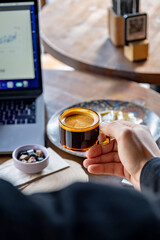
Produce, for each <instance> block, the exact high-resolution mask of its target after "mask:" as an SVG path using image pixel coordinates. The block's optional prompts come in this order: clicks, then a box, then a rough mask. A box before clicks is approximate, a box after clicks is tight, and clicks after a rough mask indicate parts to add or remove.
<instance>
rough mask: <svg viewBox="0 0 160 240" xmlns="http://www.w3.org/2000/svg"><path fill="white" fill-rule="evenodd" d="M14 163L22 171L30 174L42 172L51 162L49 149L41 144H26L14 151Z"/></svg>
mask: <svg viewBox="0 0 160 240" xmlns="http://www.w3.org/2000/svg"><path fill="white" fill-rule="evenodd" d="M12 158H13V163H14V166H15V167H16V168H18V169H19V170H20V171H22V172H24V173H28V174H34V173H39V172H41V171H42V170H43V169H44V168H45V167H47V165H48V162H49V153H48V150H47V149H46V148H45V147H43V146H41V145H37V144H35V145H25V146H21V147H18V148H16V149H15V150H14V151H13V153H12Z"/></svg>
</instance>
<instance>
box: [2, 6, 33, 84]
mask: <svg viewBox="0 0 160 240" xmlns="http://www.w3.org/2000/svg"><path fill="white" fill-rule="evenodd" d="M0 29H1V31H0V79H3V80H9V79H26V78H27V79H34V78H35V72H34V58H33V46H32V30H31V19H30V11H29V10H21V11H19V10H18V11H2V12H0Z"/></svg>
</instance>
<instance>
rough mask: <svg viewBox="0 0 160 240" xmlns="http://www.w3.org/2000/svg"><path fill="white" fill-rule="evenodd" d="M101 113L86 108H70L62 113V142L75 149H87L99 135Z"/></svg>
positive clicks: (60, 125) (60, 121)
mask: <svg viewBox="0 0 160 240" xmlns="http://www.w3.org/2000/svg"><path fill="white" fill-rule="evenodd" d="M99 122H100V118H99V115H98V114H97V113H96V112H95V111H93V110H91V109H86V108H72V109H68V110H66V111H65V112H63V113H62V114H61V115H60V118H59V127H60V142H61V144H62V146H63V147H65V148H68V149H70V150H73V151H86V150H88V148H89V147H91V146H93V145H94V144H95V143H96V142H97V139H98V135H99Z"/></svg>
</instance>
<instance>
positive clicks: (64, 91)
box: [0, 70, 160, 193]
mask: <svg viewBox="0 0 160 240" xmlns="http://www.w3.org/2000/svg"><path fill="white" fill-rule="evenodd" d="M43 80H44V99H45V104H46V113H47V115H46V122H47V120H48V119H49V118H50V117H51V116H52V114H54V113H55V112H56V111H59V110H60V109H62V108H65V107H68V106H70V105H72V104H74V103H78V102H81V101H89V100H93V99H104V98H105V99H113V100H127V101H132V102H134V103H136V104H139V105H141V106H144V107H147V108H150V109H151V110H153V111H154V112H155V113H157V115H158V116H160V105H159V104H157V103H159V102H160V95H159V94H158V93H156V92H155V91H153V90H151V89H145V88H143V87H140V86H139V84H137V83H135V82H132V81H124V80H121V81H119V79H114V80H112V79H111V78H109V77H103V76H98V75H94V76H93V75H89V74H87V73H81V72H78V71H52V70H47V71H44V72H43ZM46 139H47V138H46ZM46 145H47V146H50V147H52V148H53V149H54V150H55V151H56V152H57V153H58V154H60V155H61V156H62V157H63V158H65V159H67V161H68V162H69V164H70V166H71V167H70V168H67V169H65V170H62V171H60V172H57V173H54V174H52V175H50V176H47V177H44V178H42V179H41V180H38V181H35V182H33V183H31V184H29V185H26V187H25V189H24V192H26V193H32V192H37V191H52V190H56V189H60V188H62V187H64V186H66V185H68V184H70V183H73V182H75V181H85V182H86V181H88V180H89V178H91V177H92V175H89V174H88V173H87V172H86V170H85V169H84V168H83V166H82V161H83V159H82V158H79V157H76V156H73V155H70V154H68V153H66V152H63V151H61V150H59V149H57V148H56V147H55V146H54V145H53V144H51V143H50V142H49V140H48V139H47V141H46ZM10 158H11V156H1V157H0V162H3V161H6V160H8V159H10ZM102 179H103V181H108V179H110V178H106V177H102V176H99V177H98V176H97V177H96V178H95V177H94V180H96V181H101V180H102ZM113 181H119V179H118V178H117V179H116V178H112V179H111V181H110V182H113Z"/></svg>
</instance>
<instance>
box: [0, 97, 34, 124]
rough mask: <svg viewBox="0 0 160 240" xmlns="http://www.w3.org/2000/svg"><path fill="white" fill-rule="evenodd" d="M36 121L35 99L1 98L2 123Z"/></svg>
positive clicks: (28, 122) (0, 120)
mask: <svg viewBox="0 0 160 240" xmlns="http://www.w3.org/2000/svg"><path fill="white" fill-rule="evenodd" d="M31 123H36V102H35V99H24V100H20V99H18V100H0V125H7V124H31Z"/></svg>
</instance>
